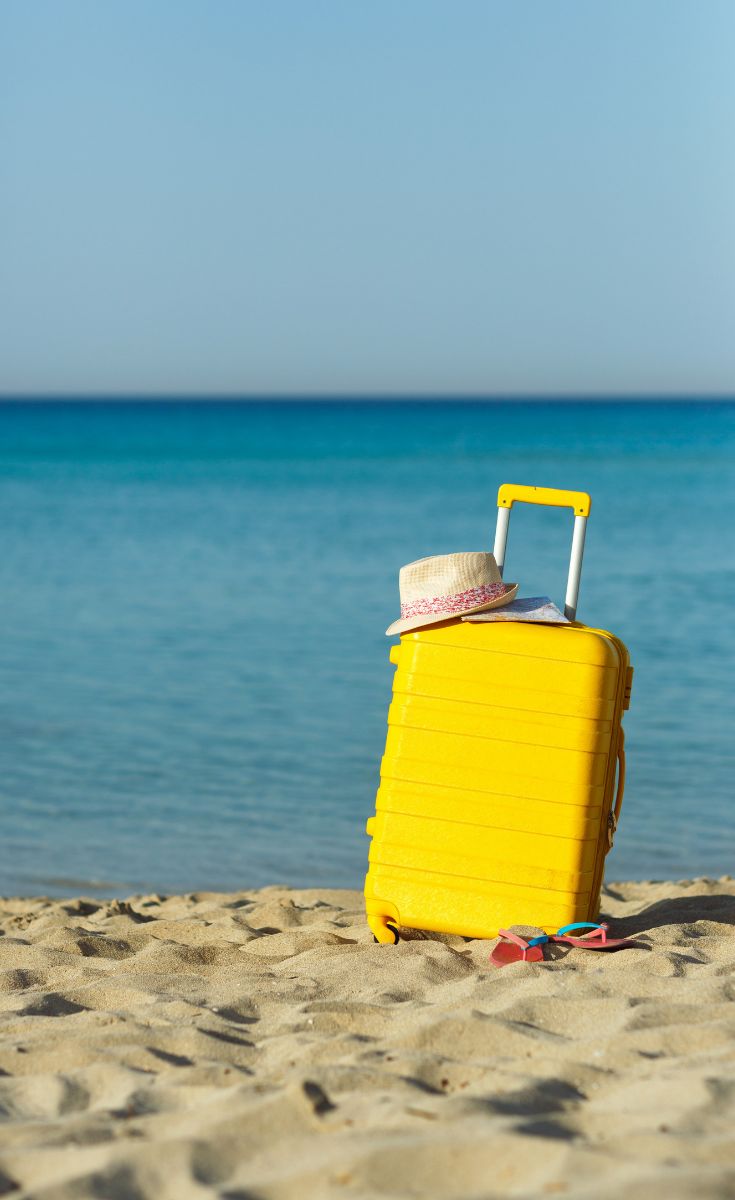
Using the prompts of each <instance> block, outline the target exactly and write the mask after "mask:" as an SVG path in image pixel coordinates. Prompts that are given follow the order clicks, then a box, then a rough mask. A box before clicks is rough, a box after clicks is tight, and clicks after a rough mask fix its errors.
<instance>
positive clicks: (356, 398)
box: [0, 392, 735, 407]
mask: <svg viewBox="0 0 735 1200" xmlns="http://www.w3.org/2000/svg"><path fill="white" fill-rule="evenodd" d="M44 404H47V405H52V404H54V405H56V404H58V405H64V404H66V405H79V406H82V405H108V404H109V405H126V404H127V405H140V406H144V405H157V404H158V405H191V406H195V405H196V406H205V405H212V404H222V405H233V406H234V405H242V406H247V405H270V404H274V405H278V404H283V405H302V404H304V405H307V404H323V405H325V406H326V405H338V404H350V405H366V404H377V405H383V404H394V405H398V404H405V405H413V404H419V405H420V404H427V405H429V404H431V405H433V404H468V405H508V406H514V405H522V404H539V405H542V404H563V405H589V404H620V405H631V406H633V405H636V406H639V405H660V404H677V405H679V404H681V405H686V404H690V405H694V404H697V405H714V404H717V405H728V404H735V393H731V394H730V393H709V394H703V395H699V394H696V393H684V392H671V393H664V392H661V393H650V394H648V393H645V394H634V393H618V392H594V393H589V394H587V393H581V392H580V393H576V392H575V393H564V392H537V393H534V392H529V393H517V394H515V393H512V394H508V393H506V394H503V393H486V394H481V393H477V394H475V393H469V392H467V393H448V392H447V393H438V392H437V393H427V394H423V393H419V392H415V393H414V392H412V393H396V394H392V393H377V392H376V393H368V392H365V393H362V392H347V393H344V394H343V393H338V392H326V393H318V392H313V393H311V392H304V393H296V392H273V393H257V392H252V393H250V392H243V393H231V394H230V393H225V392H212V393H208V392H160V393H156V392H129V393H123V392H119V393H117V392H108V393H103V392H99V393H94V392H88V393H75V392H56V393H51V392H49V393H44V394H41V393H28V394H24V393H6V394H3V393H2V392H0V406H5V407H11V406H21V405H44Z"/></svg>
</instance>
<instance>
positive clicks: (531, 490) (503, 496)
mask: <svg viewBox="0 0 735 1200" xmlns="http://www.w3.org/2000/svg"><path fill="white" fill-rule="evenodd" d="M516 500H519V501H522V502H523V503H524V504H548V505H553V506H554V507H556V508H571V509H572V511H573V513H574V532H573V534H572V554H571V558H570V561H569V576H568V578H567V594H566V596H565V599H564V616H565V617H568V619H569V620H570V621H574V620H575V618H576V616H577V601H578V599H579V583H580V579H581V576H582V558H583V556H584V539H585V536H586V533H587V518H588V517H589V515H590V510H591V508H592V501H591V499H590V497H589V496H588V495H587V493H586V492H568V491H564V490H562V489H561V488H538V487H527V486H526V485H525V484H520V483H503V484H501V486H500V488H499V489H498V523H497V526H496V529H495V546H494V548H493V554H494V556H495V561H496V562H497V564H498V570H499V571H500V574H501V577H502V574H503V567H504V565H505V547H506V543H507V541H508V525H509V523H510V510H511V509H512V507H513V505H514V503H515V502H516Z"/></svg>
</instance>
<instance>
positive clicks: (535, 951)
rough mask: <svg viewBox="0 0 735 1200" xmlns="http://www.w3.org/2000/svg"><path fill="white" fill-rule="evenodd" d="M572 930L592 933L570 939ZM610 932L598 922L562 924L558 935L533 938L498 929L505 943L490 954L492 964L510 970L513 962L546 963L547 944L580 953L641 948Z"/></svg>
mask: <svg viewBox="0 0 735 1200" xmlns="http://www.w3.org/2000/svg"><path fill="white" fill-rule="evenodd" d="M570 929H589V930H590V932H589V933H585V934H582V935H581V936H580V937H570V936H569V930H570ZM607 929H608V927H607V925H605V924H598V923H597V922H596V921H574V922H573V923H572V924H571V925H562V927H561V929H559V930H558V931H557V932H556V933H552V934H546V933H542V934H540V935H539V936H538V937H533V938H523V937H521V936H520V935H519V934H517V933H511V932H510V930H509V929H499V930H498V937H499V938H501V939H503V940H502V941H499V942H498V944H497V945H496V946H495V947H494V948H493V950H492V951H491V953H490V961H491V962H492V963H494V964H495V966H496V967H507V966H509V964H510V963H514V962H543V958H544V951H543V947H544V946H545V945H546V943H547V942H553V943H558V944H561V945H565V946H575V947H576V948H577V949H579V950H624V949H625V948H626V947H630V946H639V945H640V943H639V942H636V941H633V940H632V939H631V938H608V936H607Z"/></svg>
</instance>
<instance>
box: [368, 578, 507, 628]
mask: <svg viewBox="0 0 735 1200" xmlns="http://www.w3.org/2000/svg"><path fill="white" fill-rule="evenodd" d="M504 586H505V587H506V588H507V591H505V592H504V593H503V595H502V596H498V597H497V598H496V599H495V600H491V601H490V602H489V603H488V604H478V605H476V606H475V607H474V608H463V609H462V610H461V612H443V613H423V614H421V615H420V616H416V617H406V618H405V619H404V620H400V621H394V622H393V624H392V625H389V626H388V628H387V629H386V631H385V633H386V637H393V635H394V634H396V633H409V632H410V631H411V630H412V629H424V628H425V627H426V626H427V625H440V624H441V622H442V621H453V620H455V618H459V617H466V616H468V615H469V614H470V613H477V612H487V611H488V610H489V609H491V608H502V607H503V605H504V604H510V602H511V600H515V598H516V592H517V591H518V584H517V583H508V584H505V585H504Z"/></svg>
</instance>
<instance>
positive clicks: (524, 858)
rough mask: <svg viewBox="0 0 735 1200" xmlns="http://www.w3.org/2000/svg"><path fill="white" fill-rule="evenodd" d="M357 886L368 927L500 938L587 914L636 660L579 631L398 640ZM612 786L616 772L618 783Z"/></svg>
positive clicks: (598, 882) (418, 634) (383, 935)
mask: <svg viewBox="0 0 735 1200" xmlns="http://www.w3.org/2000/svg"><path fill="white" fill-rule="evenodd" d="M390 657H391V661H392V662H394V663H395V664H396V668H397V669H396V673H395V678H394V681H393V701H392V704H391V706H390V711H389V714H388V737H387V741H386V747H385V756H384V758H383V761H382V767H381V782H380V788H379V790H378V795H377V803H376V815H375V816H374V817H371V818H370V820H369V821H368V823H367V832H368V834H370V835H371V837H372V843H371V846H370V860H369V861H370V865H369V869H368V874H367V878H366V880H365V898H366V908H367V915H368V921H369V924H370V927H371V928H372V930H373V932H374V934H375V936H376V937H377V938H378V940H379V941H392V940H394V936H393V930H392V928H391V926H404V927H410V928H417V929H427V930H436V931H439V932H451V933H459V934H463V935H465V936H469V937H494V936H495V935H496V934H497V931H498V929H499V928H500V927H501V926H507V925H514V924H515V925H532V926H536V927H539V928H541V929H544V930H546V931H547V932H554V931H555V930H556V929H558V928H559V927H560V926H561V925H564V924H567V923H568V922H571V921H584V920H593V919H594V918H595V917H596V916H597V912H598V908H599V900H600V889H601V887H602V876H603V869H604V861H605V854H606V852H607V850H608V849H609V846H610V844H611V838H609V836H608V832H609V829H610V814H611V811H612V807H613V804H614V801H615V789H616V762H617V757H618V751H619V749H621V748H622V729H621V724H620V722H621V717H622V713H623V710H624V709H625V708H627V707H628V702H629V696H630V683H631V677H632V670H631V668H630V663H629V657H628V651H627V650H626V648H625V646H624V645H623V643H622V642H621V641H619V639H618V638H615V637H613V636H612V634H609V633H605V632H603V631H601V630H596V629H590V628H588V627H587V626H584V625H579V624H576V623H575V624H572V625H559V626H552V625H541V624H531V623H523V622H501V621H498V622H488V623H485V624H471V623H469V622H462V621H452V622H447V623H445V624H443V625H436V626H433V627H431V628H428V629H422V630H419V631H415V632H412V633H408V634H404V635H403V637H402V638H401V642H400V645H398V646H393V648H392V649H391V652H390ZM621 782H622V781H621Z"/></svg>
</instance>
